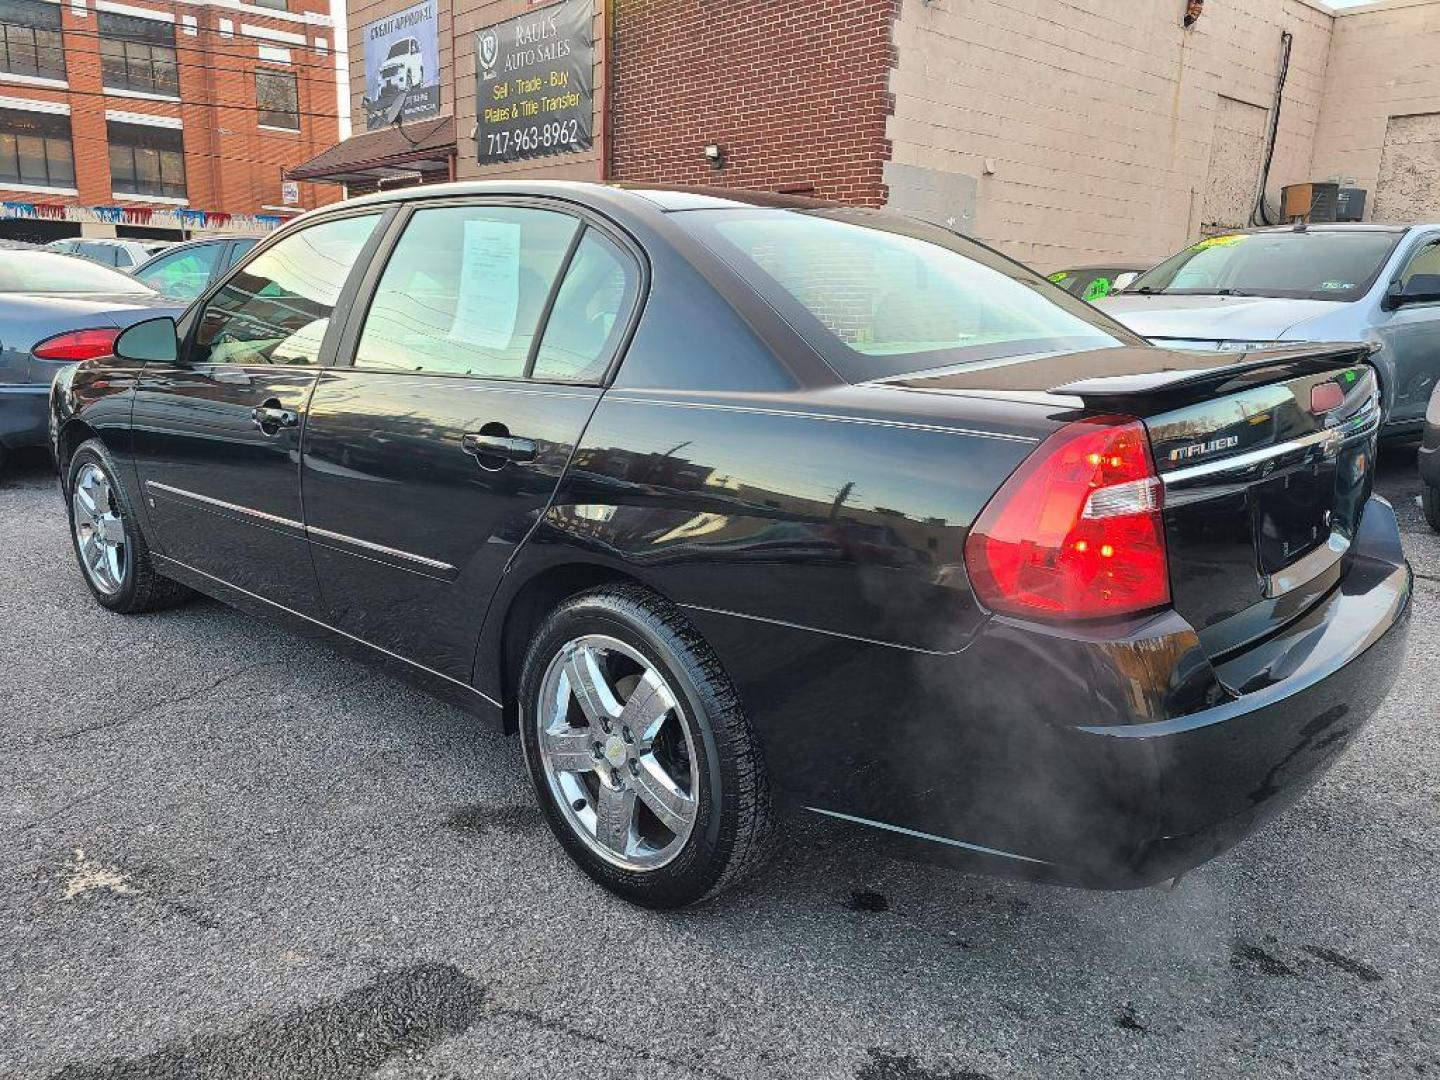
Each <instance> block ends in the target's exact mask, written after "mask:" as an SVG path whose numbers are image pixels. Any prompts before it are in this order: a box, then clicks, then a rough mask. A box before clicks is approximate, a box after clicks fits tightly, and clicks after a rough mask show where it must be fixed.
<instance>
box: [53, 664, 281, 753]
mask: <svg viewBox="0 0 1440 1080" xmlns="http://www.w3.org/2000/svg"><path fill="white" fill-rule="evenodd" d="M286 663H288V661H285V660H262V661H260V662H259V663H257V664H249V665H247V666H245V667H242V668H236V669H235V670H234V671H228V672H226V673H225V674H224V675H221V676H220V677H219V678H218V679H215V680H213V681H211V682H209V683H206V684H205V685H204V686H200V687H197V688H196V689H194V690H191V691H190V692H189V693H185V694H181V695H180V696H179V697H171V698H163V699H161V700H159V701H154V702H151V703H150V704H148V705H146V706H144V707H143V708H141V709H138V710H136V711H135V712H132V713H127V714H125V715H123V716H117V717H115V718H114V719H112V720H103V721H101V722H100V723H98V724H87V725H85V726H84V727H79V728H75V729H74V730H73V731H64V732H61V733H60V734H58V735H47V736H45V737H44V738H43V739H36V740H35V742H34V743H33V744H32V745H35V746H47V745H50V744H52V743H57V742H68V741H69V740H70V739H78V738H79V737H80V736H81V735H89V734H91V733H93V732H96V731H108V730H109V729H111V728H117V727H124V726H125V725H126V724H131V723H134V722H135V721H136V720H141V719H143V718H145V717H146V716H150V715H152V714H154V713H156V712H159V711H160V710H161V709H166V708H169V707H170V706H172V705H183V704H184V703H185V702H187V701H194V700H195V699H196V698H200V697H204V696H205V695H206V694H209V693H212V692H213V691H215V690H218V689H219V688H220V687H222V686H224V685H225V684H226V683H228V682H233V681H234V680H236V679H238V678H240V676H242V675H248V674H249V673H250V672H252V671H259V670H260V669H261V668H266V667H278V666H281V665H283V664H286Z"/></svg>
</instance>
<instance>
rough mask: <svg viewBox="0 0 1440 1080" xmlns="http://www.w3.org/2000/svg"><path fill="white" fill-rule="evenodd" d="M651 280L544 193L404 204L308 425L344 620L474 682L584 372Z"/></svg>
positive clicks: (587, 392) (320, 563) (318, 514)
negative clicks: (537, 198) (481, 647)
mask: <svg viewBox="0 0 1440 1080" xmlns="http://www.w3.org/2000/svg"><path fill="white" fill-rule="evenodd" d="M592 234H594V236H593V237H592ZM577 252H582V253H583V256H577ZM638 282H639V272H638V264H637V263H636V262H635V261H634V260H633V258H631V257H629V256H628V255H627V254H626V253H625V252H624V251H622V250H621V249H620V248H619V247H617V246H616V244H615V243H614V242H613V241H612V239H609V238H606V237H605V236H604V235H603V234H601V233H599V232H598V231H597V229H596V228H595V227H594V226H591V225H587V224H585V223H583V222H582V221H581V220H580V219H579V218H577V217H575V216H574V215H572V214H568V213H562V212H560V211H558V210H555V209H552V208H550V207H549V206H548V205H537V204H528V205H524V206H520V205H501V204H498V203H497V202H495V201H494V200H488V201H482V200H467V201H466V202H464V203H460V204H458V205H457V204H451V205H440V206H431V207H424V208H421V209H417V210H416V211H415V212H414V213H413V214H412V215H411V216H410V217H409V219H408V220H407V221H406V223H405V225H404V229H403V232H402V233H401V235H400V237H399V239H398V240H397V241H396V243H395V247H394V251H393V253H392V254H391V255H390V257H389V259H388V261H387V262H386V264H385V267H384V269H383V272H381V273H380V274H378V280H377V282H376V284H375V287H374V294H373V297H372V298H371V300H370V303H369V305H368V309H367V310H366V311H365V316H364V320H363V324H361V325H359V326H358V327H356V326H355V325H354V324H352V325H351V326H350V327H349V328H347V337H348V336H349V335H351V334H352V333H353V336H354V337H355V344H354V346H353V352H354V367H353V368H352V369H350V370H344V369H338V368H337V369H335V370H333V371H329V372H326V373H325V374H324V376H323V377H322V378H321V381H320V383H319V385H318V386H317V387H316V390H315V394H314V398H313V399H312V402H311V407H310V421H309V426H308V427H307V429H306V436H305V447H304V451H305V452H304V487H305V513H306V524H307V526H308V528H309V533H310V540H311V545H312V548H311V550H312V554H313V556H314V559H315V567H316V571H317V574H318V576H319V580H320V588H321V592H322V595H323V597H324V601H325V604H326V610H327V613H328V616H327V617H328V619H329V620H330V621H331V622H332V623H333V624H334V625H335V626H337V627H338V628H339V629H341V630H343V631H345V632H346V633H349V634H353V635H354V636H355V637H358V638H360V639H362V640H364V641H368V642H370V643H371V644H373V645H378V646H380V647H381V648H384V649H388V650H390V651H391V652H394V653H397V654H398V655H400V656H402V657H404V658H406V659H407V660H411V661H413V662H415V663H418V664H422V665H424V666H426V667H428V668H431V669H432V670H435V671H438V672H440V673H441V674H443V675H446V676H449V677H450V678H452V679H457V680H460V681H462V682H468V681H469V679H470V676H471V669H472V667H473V665H474V658H475V647H476V644H477V642H478V640H479V635H480V630H481V624H482V622H483V621H484V618H485V611H486V607H487V606H488V603H489V600H490V597H491V595H492V594H493V593H494V590H495V587H496V585H497V584H498V583H499V579H500V575H501V573H502V571H503V570H504V568H505V564H506V562H507V560H508V559H509V558H510V555H511V553H512V552H513V551H514V550H515V548H516V546H517V545H518V544H519V543H520V542H521V541H522V540H523V539H524V538H525V536H526V535H527V533H528V532H529V530H530V528H531V526H532V525H533V524H534V523H535V521H536V520H537V518H538V517H539V515H540V514H541V513H542V512H543V510H544V508H545V506H546V504H547V503H548V502H549V500H550V496H551V494H552V493H553V492H554V490H555V487H556V485H557V483H558V482H559V479H560V476H561V474H562V473H563V471H564V469H565V466H566V463H567V462H568V461H569V458H570V454H571V451H572V450H573V448H574V446H575V443H576V442H577V441H578V439H579V437H580V434H581V432H582V431H583V430H584V427H585V424H586V422H587V421H588V419H589V416H590V413H591V411H592V410H593V408H594V405H595V403H596V401H597V400H598V399H599V396H600V393H601V391H600V389H599V387H598V386H592V385H582V384H588V383H596V382H599V380H600V378H601V377H602V376H603V374H604V372H605V371H606V369H607V367H608V365H609V363H610V361H611V360H612V359H613V358H614V356H615V352H616V350H617V349H618V347H619V345H618V342H619V341H620V340H622V338H623V334H624V331H625V328H626V325H627V324H628V321H629V318H630V317H631V316H632V314H633V311H634V309H635V306H636V304H637V295H638ZM537 365H538V366H537ZM540 372H543V374H540ZM536 378H543V379H548V380H553V381H552V382H550V383H548V384H547V383H541V382H538V381H534V379H536ZM562 382H563V383H565V384H566V385H561V383H562Z"/></svg>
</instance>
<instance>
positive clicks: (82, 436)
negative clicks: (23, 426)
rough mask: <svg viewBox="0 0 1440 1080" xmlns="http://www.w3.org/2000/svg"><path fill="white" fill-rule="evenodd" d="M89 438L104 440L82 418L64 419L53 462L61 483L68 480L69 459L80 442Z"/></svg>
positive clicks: (66, 482) (65, 482)
mask: <svg viewBox="0 0 1440 1080" xmlns="http://www.w3.org/2000/svg"><path fill="white" fill-rule="evenodd" d="M91 439H99V440H100V442H102V443H104V442H105V439H104V438H103V437H102V436H101V434H100V433H99V432H98V431H96V430H95V429H94V428H93V427H91V426H90V425H89V424H87V423H86V422H85V421H84V420H80V419H76V418H72V419H69V420H66V421H65V423H64V425H62V426H61V428H60V436H59V438H58V439H57V440H56V443H55V457H56V461H55V464H56V466H57V467H58V468H59V470H60V483H61V484H68V482H69V473H70V459H71V458H73V457H74V456H75V451H76V450H78V449H79V448H80V445H81V444H82V443H85V442H89V441H90V440H91Z"/></svg>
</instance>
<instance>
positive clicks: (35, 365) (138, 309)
mask: <svg viewBox="0 0 1440 1080" xmlns="http://www.w3.org/2000/svg"><path fill="white" fill-rule="evenodd" d="M183 310H184V305H183V304H178V303H176V302H175V301H174V300H171V299H169V298H167V297H164V296H161V295H160V294H159V293H157V292H155V291H154V290H153V289H150V288H147V287H146V286H144V285H142V284H141V283H140V282H138V281H136V280H135V279H134V278H132V277H129V276H128V275H126V274H122V273H120V272H119V271H117V270H111V269H109V268H108V267H104V266H100V265H98V264H97V263H93V262H90V261H88V260H86V259H81V258H77V257H76V256H74V255H62V254H59V253H57V252H54V251H45V250H43V249H24V248H10V247H5V248H0V465H3V463H4V459H5V456H6V454H7V453H8V451H10V450H19V449H22V448H24V447H29V446H44V445H45V444H46V437H47V436H46V421H45V406H46V395H47V394H48V393H49V390H50V381H51V380H52V379H53V378H54V377H55V373H56V372H57V371H59V370H60V369H61V368H63V367H64V366H65V365H66V364H71V363H74V362H76V361H78V360H88V359H92V358H94V357H97V356H106V355H108V354H109V352H110V345H111V344H112V343H113V342H114V340H115V337H116V335H117V334H118V333H119V332H120V330H122V329H124V328H125V327H127V326H129V325H130V324H131V323H133V322H139V321H140V320H141V319H147V318H150V317H151V316H153V315H178V314H180V312H181V311H183Z"/></svg>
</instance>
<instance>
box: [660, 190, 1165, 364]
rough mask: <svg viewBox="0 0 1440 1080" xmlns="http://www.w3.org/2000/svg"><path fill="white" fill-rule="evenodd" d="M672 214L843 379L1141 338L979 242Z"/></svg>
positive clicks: (797, 216) (916, 228)
mask: <svg viewBox="0 0 1440 1080" xmlns="http://www.w3.org/2000/svg"><path fill="white" fill-rule="evenodd" d="M676 218H677V219H679V220H680V221H681V223H682V224H683V225H684V226H685V227H686V228H688V229H690V230H691V231H692V232H694V233H695V234H696V235H697V236H699V238H700V239H701V240H703V241H704V242H705V243H706V245H707V246H709V247H710V248H711V249H712V250H713V251H715V252H716V253H717V254H718V255H719V256H720V257H721V258H723V259H724V260H725V261H726V262H727V263H729V265H730V266H731V267H733V268H734V269H735V270H736V271H737V272H738V273H739V274H740V276H741V277H742V278H744V279H745V280H746V281H747V282H749V284H750V285H751V286H753V287H754V288H755V289H756V290H757V291H758V292H759V293H760V294H761V295H762V296H764V297H765V298H766V299H767V300H769V301H770V303H771V304H773V305H774V306H775V307H776V308H777V309H778V310H779V311H780V313H781V315H783V316H784V317H785V319H786V321H788V322H789V323H790V325H791V326H793V327H794V328H795V329H796V330H797V331H798V332H799V333H801V334H802V335H803V336H804V337H805V338H806V339H807V340H808V341H809V342H810V343H811V345H812V346H814V347H815V349H816V350H817V351H818V352H819V353H820V354H821V355H822V356H823V357H825V359H826V360H827V361H828V362H829V363H830V364H831V366H832V367H834V368H835V370H836V371H837V372H838V373H839V374H841V375H842V376H844V377H845V378H846V379H849V380H850V381H852V382H862V381H865V380H867V379H875V378H883V377H885V376H889V375H901V374H905V373H907V372H913V371H921V370H930V369H934V368H942V367H951V366H955V365H960V364H970V363H979V362H983V361H986V360H995V359H1000V358H1003V357H1007V356H1017V355H1021V354H1025V353H1033V352H1060V351H1072V352H1078V351H1082V350H1086V349H1103V348H1109V347H1112V346H1115V345H1129V344H1138V343H1139V342H1140V339H1138V338H1137V337H1135V336H1134V335H1132V334H1130V333H1129V332H1128V331H1126V330H1125V329H1124V328H1123V327H1121V326H1119V325H1118V324H1117V323H1114V322H1113V321H1111V320H1110V319H1108V318H1106V317H1105V316H1103V315H1101V314H1099V313H1098V312H1096V311H1094V310H1093V309H1091V308H1089V307H1088V306H1086V305H1085V304H1083V303H1081V302H1080V301H1078V300H1076V299H1073V298H1072V297H1069V296H1067V295H1065V294H1064V293H1063V292H1060V291H1059V290H1057V289H1055V288H1053V287H1052V286H1051V285H1050V284H1049V283H1048V282H1046V281H1045V279H1044V278H1042V277H1040V276H1039V275H1038V274H1034V273H1031V272H1030V271H1029V270H1026V269H1025V268H1024V267H1022V266H1020V265H1019V264H1017V263H1013V262H1011V261H1010V260H1008V259H1005V258H1004V257H1002V256H1000V255H997V254H996V253H994V252H992V251H989V250H987V249H985V248H983V247H981V246H980V245H978V244H973V243H971V242H970V241H967V240H964V239H962V238H961V237H959V236H956V235H955V234H953V233H949V232H946V231H945V230H943V229H939V228H936V227H934V226H929V225H925V224H923V223H921V222H917V221H910V220H908V219H905V218H895V217H888V216H882V215H876V214H867V213H865V212H863V211H855V210H849V209H840V208H837V209H835V210H829V209H825V210H789V209H771V208H764V209H761V208H757V209H744V210H728V209H727V210H690V211H685V212H682V213H678V214H676Z"/></svg>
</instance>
